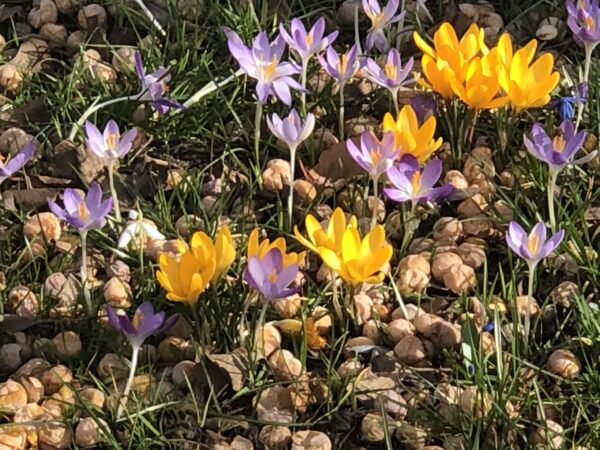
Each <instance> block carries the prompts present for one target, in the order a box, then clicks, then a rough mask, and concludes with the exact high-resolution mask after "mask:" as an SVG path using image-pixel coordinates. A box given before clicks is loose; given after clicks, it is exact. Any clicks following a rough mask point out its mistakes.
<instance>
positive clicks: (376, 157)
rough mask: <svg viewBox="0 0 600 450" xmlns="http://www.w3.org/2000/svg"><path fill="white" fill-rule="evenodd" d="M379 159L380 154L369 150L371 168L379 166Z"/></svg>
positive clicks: (377, 151) (374, 150) (375, 150)
mask: <svg viewBox="0 0 600 450" xmlns="http://www.w3.org/2000/svg"><path fill="white" fill-rule="evenodd" d="M380 159H381V152H380V151H379V150H377V149H372V150H371V163H372V164H373V166H377V165H378V164H379V160H380Z"/></svg>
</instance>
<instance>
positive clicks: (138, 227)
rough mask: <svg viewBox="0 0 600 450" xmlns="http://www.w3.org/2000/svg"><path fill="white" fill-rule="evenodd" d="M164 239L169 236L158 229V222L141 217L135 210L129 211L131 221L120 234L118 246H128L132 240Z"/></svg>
mask: <svg viewBox="0 0 600 450" xmlns="http://www.w3.org/2000/svg"><path fill="white" fill-rule="evenodd" d="M147 238H149V239H153V240H155V241H162V240H165V239H167V237H166V236H165V235H164V234H162V233H161V232H160V231H158V228H157V227H156V224H155V223H154V222H151V221H149V220H146V219H144V218H140V216H139V215H138V212H137V211H135V210H133V209H132V210H131V211H129V221H128V222H127V224H126V225H125V228H124V229H123V231H122V232H121V235H120V236H119V240H118V242H117V247H118V248H127V247H128V246H129V244H130V243H131V242H139V241H143V240H145V239H147Z"/></svg>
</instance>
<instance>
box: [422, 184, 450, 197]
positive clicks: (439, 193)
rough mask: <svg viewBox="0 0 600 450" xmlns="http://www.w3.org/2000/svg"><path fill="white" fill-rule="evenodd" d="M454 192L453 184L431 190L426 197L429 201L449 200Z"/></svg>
mask: <svg viewBox="0 0 600 450" xmlns="http://www.w3.org/2000/svg"><path fill="white" fill-rule="evenodd" d="M452 192H454V186H452V185H451V184H444V185H442V186H439V187H436V188H433V189H430V190H429V192H428V193H427V195H426V197H427V200H428V201H435V200H438V199H440V198H447V197H448V196H450V195H451V194H452Z"/></svg>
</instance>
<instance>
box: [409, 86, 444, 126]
mask: <svg viewBox="0 0 600 450" xmlns="http://www.w3.org/2000/svg"><path fill="white" fill-rule="evenodd" d="M409 105H410V106H411V107H412V109H413V111H414V112H415V114H416V115H417V121H418V122H419V123H420V124H422V123H424V122H425V121H426V120H427V119H429V118H430V117H431V116H434V115H435V113H436V112H437V102H436V100H435V97H434V96H433V95H432V94H431V93H425V92H421V93H418V94H417V95H415V96H413V97H412V98H411V99H410V102H409Z"/></svg>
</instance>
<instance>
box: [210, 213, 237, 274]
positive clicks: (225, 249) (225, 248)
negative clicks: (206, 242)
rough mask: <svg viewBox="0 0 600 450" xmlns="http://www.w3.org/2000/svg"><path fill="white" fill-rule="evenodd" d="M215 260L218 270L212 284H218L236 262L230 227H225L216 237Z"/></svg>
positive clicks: (221, 228)
mask: <svg viewBox="0 0 600 450" xmlns="http://www.w3.org/2000/svg"><path fill="white" fill-rule="evenodd" d="M215 259H216V269H215V273H214V275H213V278H212V280H211V281H212V282H213V283H216V282H217V281H218V280H219V278H221V277H222V276H223V275H225V273H226V272H227V270H229V266H231V264H232V263H233V261H234V260H235V247H234V246H233V238H232V237H231V231H229V227H227V226H226V225H223V226H222V227H220V228H219V230H218V231H217V235H216V236H215Z"/></svg>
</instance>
